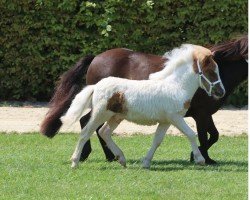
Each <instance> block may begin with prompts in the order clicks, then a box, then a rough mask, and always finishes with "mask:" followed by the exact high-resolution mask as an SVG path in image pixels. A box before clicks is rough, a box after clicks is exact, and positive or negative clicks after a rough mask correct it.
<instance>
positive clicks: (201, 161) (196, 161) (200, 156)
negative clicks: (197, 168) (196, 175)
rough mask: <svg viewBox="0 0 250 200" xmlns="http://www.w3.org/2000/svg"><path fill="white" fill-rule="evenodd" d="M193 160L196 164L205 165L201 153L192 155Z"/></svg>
mask: <svg viewBox="0 0 250 200" xmlns="http://www.w3.org/2000/svg"><path fill="white" fill-rule="evenodd" d="M194 161H195V163H196V164H198V165H205V159H204V158H203V156H202V155H201V154H200V155H198V156H194Z"/></svg>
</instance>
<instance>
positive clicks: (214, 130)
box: [206, 116, 219, 165]
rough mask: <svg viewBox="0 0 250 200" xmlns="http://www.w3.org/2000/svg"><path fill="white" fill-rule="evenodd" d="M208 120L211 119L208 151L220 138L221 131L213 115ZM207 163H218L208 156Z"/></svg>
mask: <svg viewBox="0 0 250 200" xmlns="http://www.w3.org/2000/svg"><path fill="white" fill-rule="evenodd" d="M208 120H209V123H208V133H209V134H210V137H209V140H208V142H207V151H208V149H209V148H210V147H211V146H212V145H213V144H214V143H216V142H217V141H218V139H219V132H218V130H217V128H216V127H215V125H214V121H213V118H212V116H210V118H209V119H208ZM206 164H208V165H213V164H217V162H216V161H215V160H213V159H211V158H210V157H209V156H208V158H207V159H206Z"/></svg>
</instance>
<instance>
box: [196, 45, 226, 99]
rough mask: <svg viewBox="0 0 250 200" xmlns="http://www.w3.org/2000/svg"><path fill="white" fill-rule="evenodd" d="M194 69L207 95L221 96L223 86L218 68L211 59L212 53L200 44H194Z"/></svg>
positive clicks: (223, 90)
mask: <svg viewBox="0 0 250 200" xmlns="http://www.w3.org/2000/svg"><path fill="white" fill-rule="evenodd" d="M194 47H195V50H194V54H193V57H194V65H193V68H194V71H195V73H197V74H199V82H200V87H201V88H202V89H204V90H205V91H206V92H207V94H208V95H209V96H213V97H214V98H216V99H218V98H222V97H223V96H224V95H225V88H224V86H223V84H222V81H221V79H220V75H219V68H218V65H217V63H216V62H215V61H214V59H213V54H212V52H211V51H210V50H209V49H206V48H204V47H201V46H194Z"/></svg>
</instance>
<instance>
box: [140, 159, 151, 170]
mask: <svg viewBox="0 0 250 200" xmlns="http://www.w3.org/2000/svg"><path fill="white" fill-rule="evenodd" d="M142 167H143V168H144V169H149V168H150V161H149V160H148V159H146V158H143V160H142Z"/></svg>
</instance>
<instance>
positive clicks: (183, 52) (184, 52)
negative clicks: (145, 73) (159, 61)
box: [149, 44, 194, 80]
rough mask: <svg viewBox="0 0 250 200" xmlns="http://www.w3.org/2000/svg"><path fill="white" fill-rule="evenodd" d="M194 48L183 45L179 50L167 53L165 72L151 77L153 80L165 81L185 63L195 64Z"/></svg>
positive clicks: (165, 55) (162, 71)
mask: <svg viewBox="0 0 250 200" xmlns="http://www.w3.org/2000/svg"><path fill="white" fill-rule="evenodd" d="M193 51H194V47H193V45H191V44H183V45H181V46H180V47H179V48H174V49H173V50H172V51H169V52H166V53H165V54H164V56H163V57H165V58H166V59H167V62H166V63H165V66H164V68H163V70H161V71H159V72H156V73H153V74H151V75H150V76H149V79H151V80H160V79H164V78H166V77H167V76H169V75H170V74H172V73H173V71H174V70H175V69H176V68H177V67H179V66H181V65H182V64H184V63H188V62H193Z"/></svg>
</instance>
